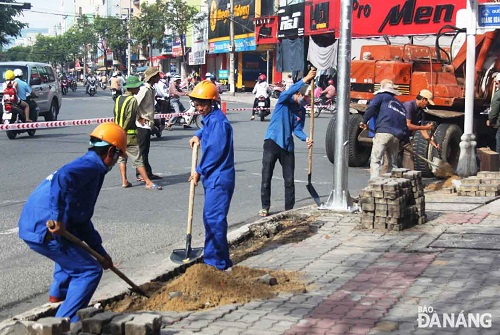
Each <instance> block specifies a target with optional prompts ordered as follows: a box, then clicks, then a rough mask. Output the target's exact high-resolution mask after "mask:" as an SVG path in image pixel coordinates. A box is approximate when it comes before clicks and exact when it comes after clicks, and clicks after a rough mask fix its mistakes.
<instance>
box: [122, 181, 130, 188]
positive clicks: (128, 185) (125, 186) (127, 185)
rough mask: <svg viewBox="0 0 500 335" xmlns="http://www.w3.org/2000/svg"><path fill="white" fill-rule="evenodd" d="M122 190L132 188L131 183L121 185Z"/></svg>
mask: <svg viewBox="0 0 500 335" xmlns="http://www.w3.org/2000/svg"><path fill="white" fill-rule="evenodd" d="M122 187H123V188H129V187H132V183H131V182H128V183H126V184H123V185H122Z"/></svg>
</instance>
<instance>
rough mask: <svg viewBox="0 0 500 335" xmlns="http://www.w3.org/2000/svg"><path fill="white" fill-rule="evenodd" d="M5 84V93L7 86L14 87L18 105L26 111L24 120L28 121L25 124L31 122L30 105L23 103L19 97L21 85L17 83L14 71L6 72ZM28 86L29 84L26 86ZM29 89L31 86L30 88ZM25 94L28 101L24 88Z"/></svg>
mask: <svg viewBox="0 0 500 335" xmlns="http://www.w3.org/2000/svg"><path fill="white" fill-rule="evenodd" d="M4 76H5V82H4V83H3V91H5V89H6V88H7V86H9V85H12V87H13V88H14V90H15V91H16V95H17V102H16V103H17V105H19V106H20V107H21V108H23V109H24V119H25V120H26V121H25V122H31V119H30V108H29V106H28V104H27V103H26V101H23V100H22V99H21V98H20V97H19V83H18V81H16V80H15V79H16V75H15V73H14V71H12V70H7V71H5V75H4ZM26 85H28V84H26ZM28 87H29V86H28ZM23 90H24V91H23V92H24V98H25V99H26V93H25V92H26V91H25V88H23Z"/></svg>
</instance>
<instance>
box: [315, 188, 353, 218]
mask: <svg viewBox="0 0 500 335" xmlns="http://www.w3.org/2000/svg"><path fill="white" fill-rule="evenodd" d="M337 193H338V192H335V190H333V191H331V192H330V195H329V196H328V200H327V201H326V202H325V203H323V204H322V205H321V206H319V207H318V209H327V210H331V211H335V212H340V213H354V212H357V211H358V210H359V207H358V205H355V206H353V205H352V200H351V196H350V195H349V190H346V191H342V194H337Z"/></svg>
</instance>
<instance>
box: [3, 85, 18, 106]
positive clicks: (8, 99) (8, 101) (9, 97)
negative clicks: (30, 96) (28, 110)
mask: <svg viewBox="0 0 500 335" xmlns="http://www.w3.org/2000/svg"><path fill="white" fill-rule="evenodd" d="M6 83H7V86H6V87H5V89H4V90H3V97H2V104H3V109H4V110H5V111H7V112H10V111H11V110H12V106H13V105H17V102H18V97H17V91H16V88H15V87H14V83H13V82H12V81H8V82H6Z"/></svg>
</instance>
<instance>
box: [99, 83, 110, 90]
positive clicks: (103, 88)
mask: <svg viewBox="0 0 500 335" xmlns="http://www.w3.org/2000/svg"><path fill="white" fill-rule="evenodd" d="M99 87H100V88H101V89H102V90H103V91H105V90H106V88H107V87H108V85H107V84H106V83H105V82H103V81H100V82H99Z"/></svg>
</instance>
